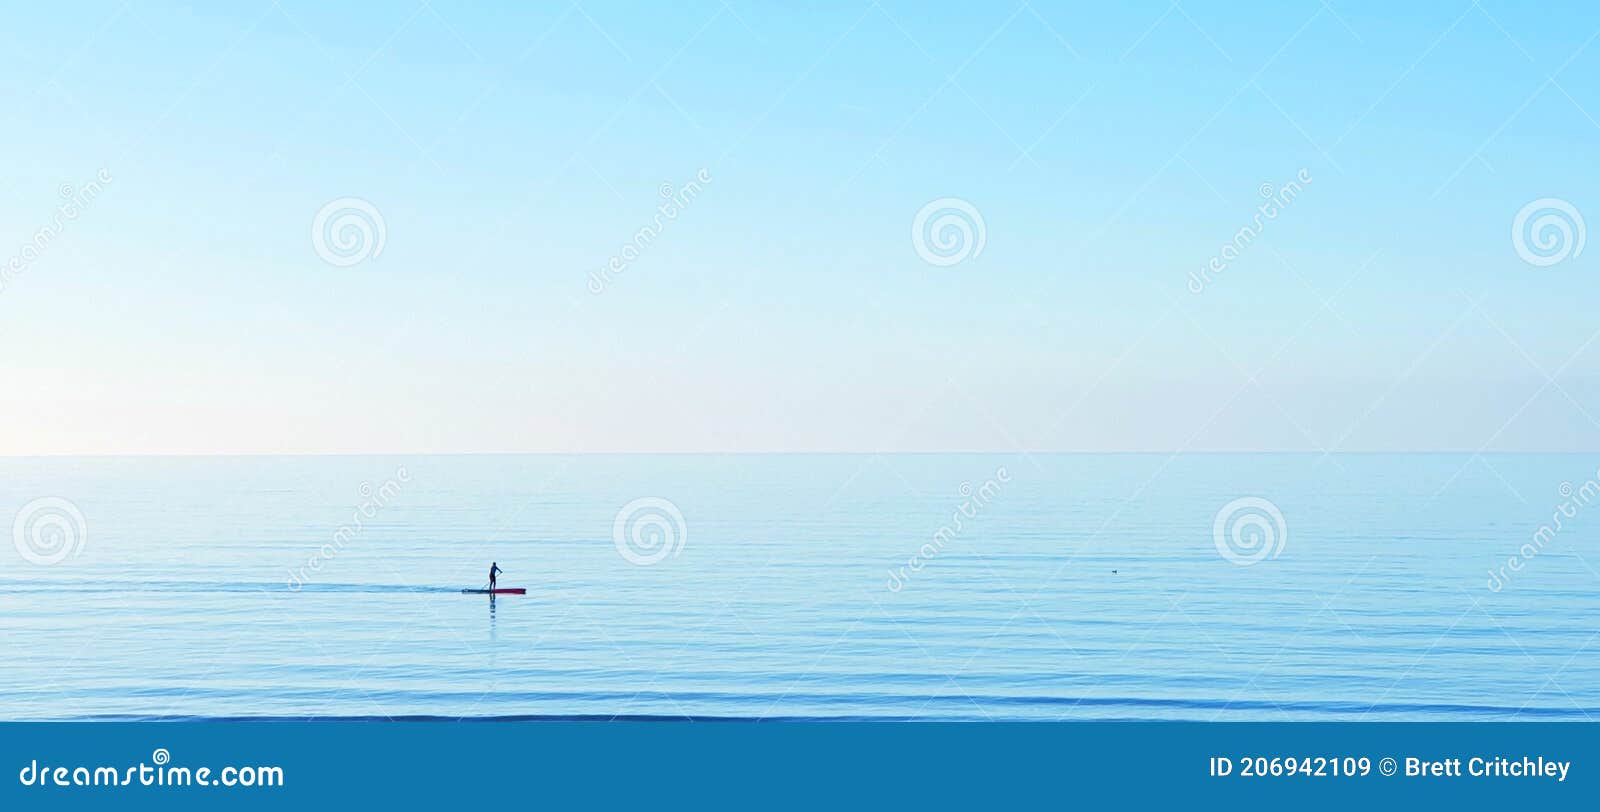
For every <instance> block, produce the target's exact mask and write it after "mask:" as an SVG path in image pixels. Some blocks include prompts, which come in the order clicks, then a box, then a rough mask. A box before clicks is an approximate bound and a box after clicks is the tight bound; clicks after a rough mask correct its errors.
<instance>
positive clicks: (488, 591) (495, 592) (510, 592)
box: [461, 589, 528, 595]
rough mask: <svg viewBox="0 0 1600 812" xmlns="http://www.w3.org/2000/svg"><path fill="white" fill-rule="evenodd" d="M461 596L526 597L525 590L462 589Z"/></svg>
mask: <svg viewBox="0 0 1600 812" xmlns="http://www.w3.org/2000/svg"><path fill="white" fill-rule="evenodd" d="M461 594H463V595H526V594H528V590H526V589H463V590H461Z"/></svg>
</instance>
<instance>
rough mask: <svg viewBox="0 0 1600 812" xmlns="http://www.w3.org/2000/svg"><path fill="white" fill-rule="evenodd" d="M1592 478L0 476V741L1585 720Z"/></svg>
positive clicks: (242, 463) (1195, 465) (1391, 460)
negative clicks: (308, 732) (541, 730)
mask: <svg viewBox="0 0 1600 812" xmlns="http://www.w3.org/2000/svg"><path fill="white" fill-rule="evenodd" d="M1597 462H1600V460H1597V459H1596V458H1594V457H1591V456H1584V455H1548V456H1531V455H1528V456H1525V455H1498V456H1496V455H1491V456H1487V457H1480V458H1473V457H1469V456H1466V455H1335V456H1332V457H1327V458H1321V457H1320V456H1319V455H1183V456H1179V457H1176V458H1171V457H1168V456H1166V455H1073V454H1060V455H1049V454H1046V455H945V454H940V455H886V456H871V455H773V456H765V455H736V456H711V455H705V456H698V455H682V456H674V455H651V456H585V457H563V456H461V457H448V456H446V457H432V456H428V457H239V458H109V459H108V458H99V459H68V458H51V459H6V460H0V518H3V519H5V520H10V519H12V518H13V517H17V519H18V522H19V523H21V524H22V525H24V527H23V528H22V529H23V531H24V532H23V533H22V536H21V538H13V541H14V542H15V543H14V544H12V545H0V641H3V642H0V654H3V656H4V665H3V667H0V718H5V719H91V718H129V717H133V718H195V717H206V718H219V717H255V716H268V717H297V718H298V717H375V718H384V717H405V716H443V717H451V718H454V717H496V716H563V717H567V716H594V717H599V718H611V717H614V716H623V717H639V716H649V717H682V716H691V717H696V718H702V717H733V718H796V717H850V718H863V717H871V718H892V719H974V720H984V719H1039V720H1051V719H1090V718H1140V719H1157V718H1162V719H1165V718H1183V719H1224V720H1237V719H1262V720H1278V719H1354V718H1366V719H1511V718H1518V719H1586V718H1588V717H1590V716H1591V715H1600V646H1597V645H1593V643H1594V641H1595V638H1596V635H1597V630H1600V573H1597V572H1596V570H1595V569H1593V568H1591V567H1590V566H1589V565H1588V563H1586V562H1585V560H1584V557H1585V556H1587V557H1589V558H1590V559H1592V560H1594V561H1595V562H1596V563H1600V552H1596V550H1595V545H1594V539H1595V537H1596V530H1597V528H1600V505H1592V506H1591V505H1585V504H1582V502H1584V501H1585V497H1584V495H1583V483H1585V482H1587V481H1589V480H1591V479H1593V478H1594V477H1595V469H1596V465H1597ZM1568 488H1570V489H1571V490H1570V493H1571V495H1570V496H1569V495H1568V493H1569V491H1568ZM1241 497H1258V498H1260V499H1264V500H1266V501H1267V502H1270V504H1271V506H1272V507H1273V508H1274V509H1276V511H1277V512H1278V514H1279V515H1281V517H1282V521H1281V525H1280V524H1278V522H1277V518H1276V517H1274V516H1272V515H1271V514H1270V512H1264V511H1262V510H1260V509H1259V507H1260V503H1254V504H1256V506H1257V509H1256V510H1255V511H1253V512H1252V511H1251V510H1248V509H1240V511H1239V513H1238V515H1232V514H1231V512H1230V513H1229V514H1227V515H1224V516H1223V538H1224V541H1225V542H1227V541H1229V540H1231V538H1232V536H1231V533H1230V530H1229V528H1233V527H1238V529H1240V531H1241V532H1242V533H1244V534H1245V536H1244V538H1246V539H1247V540H1248V539H1249V538H1251V537H1250V536H1249V533H1250V532H1251V531H1252V530H1253V529H1258V528H1265V529H1266V530H1268V531H1271V532H1273V533H1274V534H1275V535H1276V537H1275V538H1273V539H1270V540H1267V541H1266V544H1267V551H1268V552H1269V555H1268V557H1266V558H1265V559H1264V560H1261V561H1259V562H1257V563H1254V564H1251V565H1242V564H1240V563H1235V562H1234V561H1230V560H1229V559H1228V558H1227V557H1225V556H1224V555H1223V554H1221V553H1220V552H1219V548H1218V544H1217V539H1216V533H1215V530H1216V525H1217V520H1218V514H1219V511H1222V510H1223V509H1224V506H1226V505H1229V504H1230V503H1232V502H1234V500H1237V499H1240V498H1241ZM641 498H648V499H653V500H657V501H648V502H644V503H635V510H634V511H632V512H630V513H628V514H626V515H624V516H623V517H622V521H621V528H620V529H621V531H622V533H621V535H622V540H623V544H622V545H621V546H622V549H624V550H626V551H627V552H628V555H627V556H625V555H624V554H623V553H622V552H621V551H619V544H618V541H617V530H618V529H619V528H618V514H619V511H620V510H622V509H623V507H624V506H625V505H628V504H629V503H633V502H634V500H638V499H641ZM41 499H62V500H67V501H68V502H70V505H71V508H67V507H63V505H62V503H59V502H54V501H45V502H40V501H38V500H41ZM1564 502H1565V503H1567V504H1568V505H1569V507H1572V510H1571V512H1572V513H1573V515H1572V516H1563V517H1562V527H1561V529H1560V530H1557V531H1555V532H1554V533H1553V535H1548V536H1546V538H1545V542H1544V543H1543V545H1542V549H1538V550H1536V553H1537V554H1536V555H1534V556H1532V557H1530V558H1525V559H1523V560H1522V561H1521V562H1520V566H1521V569H1520V570H1519V571H1508V575H1509V577H1508V578H1501V579H1500V580H1501V581H1502V582H1503V585H1502V586H1501V587H1500V588H1499V589H1498V590H1494V589H1491V588H1490V586H1489V581H1490V570H1491V569H1492V568H1499V567H1501V566H1502V565H1503V564H1505V561H1506V559H1507V558H1508V557H1509V556H1512V555H1515V554H1517V553H1518V548H1519V547H1522V546H1523V545H1524V544H1529V543H1531V542H1532V540H1533V538H1534V535H1535V533H1536V532H1538V530H1539V528H1540V526H1541V525H1546V524H1551V522H1552V515H1553V514H1556V513H1559V511H1560V507H1561V505H1562V504H1563V503H1564ZM1248 507H1249V506H1248V505H1246V506H1245V508H1248ZM73 510H76V512H77V514H81V517H82V524H81V525H78V524H76V522H77V521H78V518H77V515H74V514H73V512H72V511H73ZM674 510H675V511H676V513H677V515H674V513H673V511H674ZM680 515H681V519H682V521H681V524H679V522H678V516H680ZM958 516H959V517H960V520H959V527H958V522H957V521H956V517H958ZM1249 516H1256V517H1260V521H1259V522H1255V523H1252V521H1251V520H1250V519H1249V518H1248V517H1249ZM1241 522H1242V523H1241ZM941 528H945V529H944V530H943V531H941ZM635 532H637V534H638V535H637V540H635V536H634V533H635ZM30 533H34V534H30ZM662 533H664V534H665V535H664V536H663V535H660V534H662ZM35 534H36V535H35ZM13 535H14V536H15V534H13ZM652 542H656V543H657V546H654V547H652V546H650V545H651V543H652ZM1224 548H1225V549H1229V548H1228V547H1227V544H1226V543H1225V544H1224ZM1238 550H1242V552H1238V551H1234V557H1235V558H1238V557H1240V556H1241V555H1243V556H1248V555H1251V554H1252V553H1253V552H1254V550H1253V549H1247V548H1244V547H1240V548H1238ZM24 552H26V553H27V555H26V556H25V555H24ZM1270 553H1276V557H1272V556H1271V555H1270ZM630 557H631V558H632V559H633V560H630ZM913 557H916V562H915V565H914V566H913V565H912V564H910V563H909V562H910V560H911V559H912V558H913ZM56 558H61V560H59V561H54V562H53V563H52V561H53V559H56ZM654 558H661V560H659V561H655V562H653V563H650V562H651V560H652V559H654ZM491 561H498V562H499V564H500V566H501V567H503V568H504V570H505V574H504V575H503V576H502V577H501V586H520V587H526V588H527V589H528V594H527V595H526V596H522V597H515V596H512V597H501V598H498V599H495V600H491V599H489V598H488V597H486V596H483V595H463V594H461V593H460V590H461V589H462V588H473V587H479V586H481V585H483V583H484V582H485V581H486V580H487V575H486V571H487V569H488V567H489V563H490V562H491ZM636 562H646V563H636ZM901 568H905V569H904V572H901Z"/></svg>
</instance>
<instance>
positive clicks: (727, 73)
mask: <svg viewBox="0 0 1600 812" xmlns="http://www.w3.org/2000/svg"><path fill="white" fill-rule="evenodd" d="M3 9H4V10H3V11H0V13H3V14H4V17H5V19H6V24H5V25H3V26H0V50H3V52H4V53H6V54H7V68H6V70H5V71H4V72H0V105H3V109H4V110H5V111H6V114H5V121H6V124H5V126H4V127H0V149H3V150H4V154H5V155H6V157H7V160H6V161H5V163H4V166H3V168H0V281H3V287H0V387H3V390H4V393H5V396H4V397H3V398H0V455H35V454H146V453H149V454H212V453H378V452H405V453H424V452H440V453H445V452H463V453H465V452H621V451H645V452H654V451H672V452H677V451H714V452H755V451H858V452H890V451H939V450H995V451H1011V450H1016V449H1027V450H1062V451H1317V452H1338V451H1435V450H1456V451H1574V450H1596V449H1600V422H1597V420H1596V418H1597V417H1600V397H1597V396H1600V377H1597V373H1600V340H1597V338H1596V331H1597V330H1600V319H1597V318H1596V315H1595V314H1596V312H1597V308H1596V304H1597V300H1600V293H1597V290H1600V288H1597V285H1596V284H1595V279H1596V275H1597V272H1600V248H1595V247H1590V248H1588V250H1584V246H1583V240H1584V239H1585V238H1586V236H1587V227H1588V224H1589V223H1595V222H1600V162H1597V161H1595V160H1594V156H1595V155H1596V154H1597V147H1600V44H1596V43H1595V39H1596V37H1597V36H1600V8H1596V7H1594V6H1593V5H1592V4H1584V3H1576V2H1574V3H1549V4H1540V6H1539V7H1538V8H1528V7H1526V6H1523V5H1521V4H1513V3H1509V2H1497V1H1496V0H1485V1H1484V2H1477V3H1473V2H1437V3H1423V4H1401V7H1396V4H1388V3H1356V2H1350V0H1328V1H1327V2H1321V0H1290V1H1289V2H1270V3H1268V2H1261V3H1236V2H1228V3H1223V2H1201V0H1183V2H1181V3H1174V2H1170V0H1156V1H1155V2H1147V3H1138V2H1136V3H1128V4H1070V5H1069V4H1057V3H1047V2H1042V0H1031V1H1030V2H1022V3H1017V4H1013V3H1009V2H1000V3H993V4H986V3H962V4H932V5H930V4H927V3H912V2H894V1H892V0H891V1H886V2H870V1H863V2H825V3H819V4H815V5H814V6H808V7H807V8H805V9H803V10H802V9H799V8H792V7H789V6H788V5H787V4H778V3H768V2H752V0H728V1H727V2H721V1H720V0H710V2H696V1H694V0H691V1H690V2H684V3H674V4H643V3H610V2H602V1H601V0H582V2H578V3H573V2H567V0H556V1H555V2H551V3H540V4H531V6H530V7H524V6H523V5H521V4H509V3H506V4H482V3H466V2H447V1H446V0H429V1H428V2H420V3H415V4H414V3H410V2H407V0H400V1H399V2H394V3H350V4H341V5H340V7H339V8H326V7H324V4H320V3H313V2H304V1H302V0H280V2H276V3H273V2H238V3H229V4H216V7H213V4H201V3H195V4H169V3H158V2H144V0H134V2H129V3H123V2H120V0H114V1H113V2H106V3H88V4H85V5H84V6H82V7H81V8H79V9H77V10H75V11H74V12H73V13H71V14H62V13H60V12H59V11H58V10H53V9H48V8H45V7H42V6H38V5H37V4H21V3H9V4H6V5H5V6H4V7H3ZM1536 201H1542V202H1539V203H1537V204H1536ZM1269 204H1270V205H1269ZM1264 207H1265V209H1264ZM1264 210H1265V211H1270V216H1264V215H1263V214H1262V212H1263V211H1264ZM64 211H66V212H69V214H64V213H63V212H64ZM1524 212H1525V213H1524ZM1519 213H1524V215H1523V216H1522V217H1521V218H1519ZM1585 216H1587V218H1588V223H1585V222H1584V221H1583V218H1584V217H1585ZM1519 219H1520V222H1521V224H1523V225H1526V226H1529V227H1528V228H1524V229H1523V230H1522V232H1521V233H1514V228H1515V227H1516V226H1517V225H1518V224H1519ZM318 224H323V225H328V226H330V228H328V229H324V230H322V231H320V232H318V231H315V230H314V226H316V225H318ZM919 224H921V225H927V226H929V228H926V229H923V230H921V231H916V230H915V227H916V226H917V225H919ZM362 226H364V230H363V228H362ZM1563 227H1564V228H1565V230H1564V231H1563V230H1562V229H1563ZM41 229H44V230H47V231H48V232H49V234H48V235H47V237H46V238H45V239H43V240H42V241H41V239H40V232H41ZM641 229H646V231H645V232H643V235H642V236H641ZM1241 229H1248V230H1249V231H1248V232H1247V233H1246V234H1245V235H1244V236H1243V237H1241V236H1240V235H1241ZM614 258H615V261H614ZM1218 268H1220V270H1217V269H1218Z"/></svg>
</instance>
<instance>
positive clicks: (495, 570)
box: [489, 561, 505, 593]
mask: <svg viewBox="0 0 1600 812" xmlns="http://www.w3.org/2000/svg"><path fill="white" fill-rule="evenodd" d="M502 572H505V570H503V569H500V564H499V563H497V562H493V561H491V562H489V592H490V593H493V592H494V577H495V576H496V575H499V574H500V573H502Z"/></svg>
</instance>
